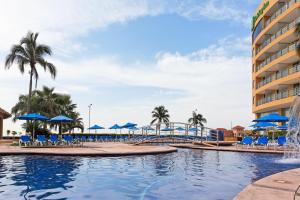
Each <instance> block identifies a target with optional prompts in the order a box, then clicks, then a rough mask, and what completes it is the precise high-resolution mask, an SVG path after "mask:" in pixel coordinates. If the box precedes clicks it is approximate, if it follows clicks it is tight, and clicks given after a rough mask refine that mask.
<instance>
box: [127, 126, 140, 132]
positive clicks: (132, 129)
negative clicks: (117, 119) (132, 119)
mask: <svg viewBox="0 0 300 200" xmlns="http://www.w3.org/2000/svg"><path fill="white" fill-rule="evenodd" d="M128 129H129V130H131V131H137V130H139V128H137V127H135V126H132V127H129V128H128Z"/></svg>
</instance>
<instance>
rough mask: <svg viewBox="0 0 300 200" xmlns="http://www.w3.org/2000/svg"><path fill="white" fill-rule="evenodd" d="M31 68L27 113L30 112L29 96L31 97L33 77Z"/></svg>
mask: <svg viewBox="0 0 300 200" xmlns="http://www.w3.org/2000/svg"><path fill="white" fill-rule="evenodd" d="M32 68H33V66H31V70H30V81H29V94H28V102H27V113H30V112H31V95H32V77H33V71H32Z"/></svg>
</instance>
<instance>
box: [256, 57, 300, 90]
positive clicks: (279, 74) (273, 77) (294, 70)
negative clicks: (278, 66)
mask: <svg viewBox="0 0 300 200" xmlns="http://www.w3.org/2000/svg"><path fill="white" fill-rule="evenodd" d="M299 71H300V64H299V63H296V64H294V65H293V66H292V67H291V68H285V69H282V70H279V71H278V72H276V73H274V74H272V75H269V76H266V77H265V79H264V80H263V81H260V82H258V83H257V85H256V89H258V88H260V87H262V86H264V85H266V84H268V83H271V82H272V81H275V80H278V79H280V78H283V77H286V76H288V75H291V74H294V73H297V72H299Z"/></svg>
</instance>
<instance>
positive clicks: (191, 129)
mask: <svg viewBox="0 0 300 200" xmlns="http://www.w3.org/2000/svg"><path fill="white" fill-rule="evenodd" d="M189 131H191V132H196V131H199V129H198V128H195V127H194V128H189Z"/></svg>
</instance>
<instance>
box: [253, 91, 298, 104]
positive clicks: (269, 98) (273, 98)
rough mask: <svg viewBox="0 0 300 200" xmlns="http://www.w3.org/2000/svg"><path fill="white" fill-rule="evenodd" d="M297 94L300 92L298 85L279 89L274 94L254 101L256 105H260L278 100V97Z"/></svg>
mask: <svg viewBox="0 0 300 200" xmlns="http://www.w3.org/2000/svg"><path fill="white" fill-rule="evenodd" d="M299 94H300V88H299V87H295V88H294V89H291V90H288V89H285V90H282V91H279V92H278V93H276V94H271V95H268V96H266V97H265V98H263V99H260V100H258V101H257V102H256V106H260V105H263V104H265V103H269V102H272V101H276V100H280V99H285V98H288V97H291V96H297V95H299Z"/></svg>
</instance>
